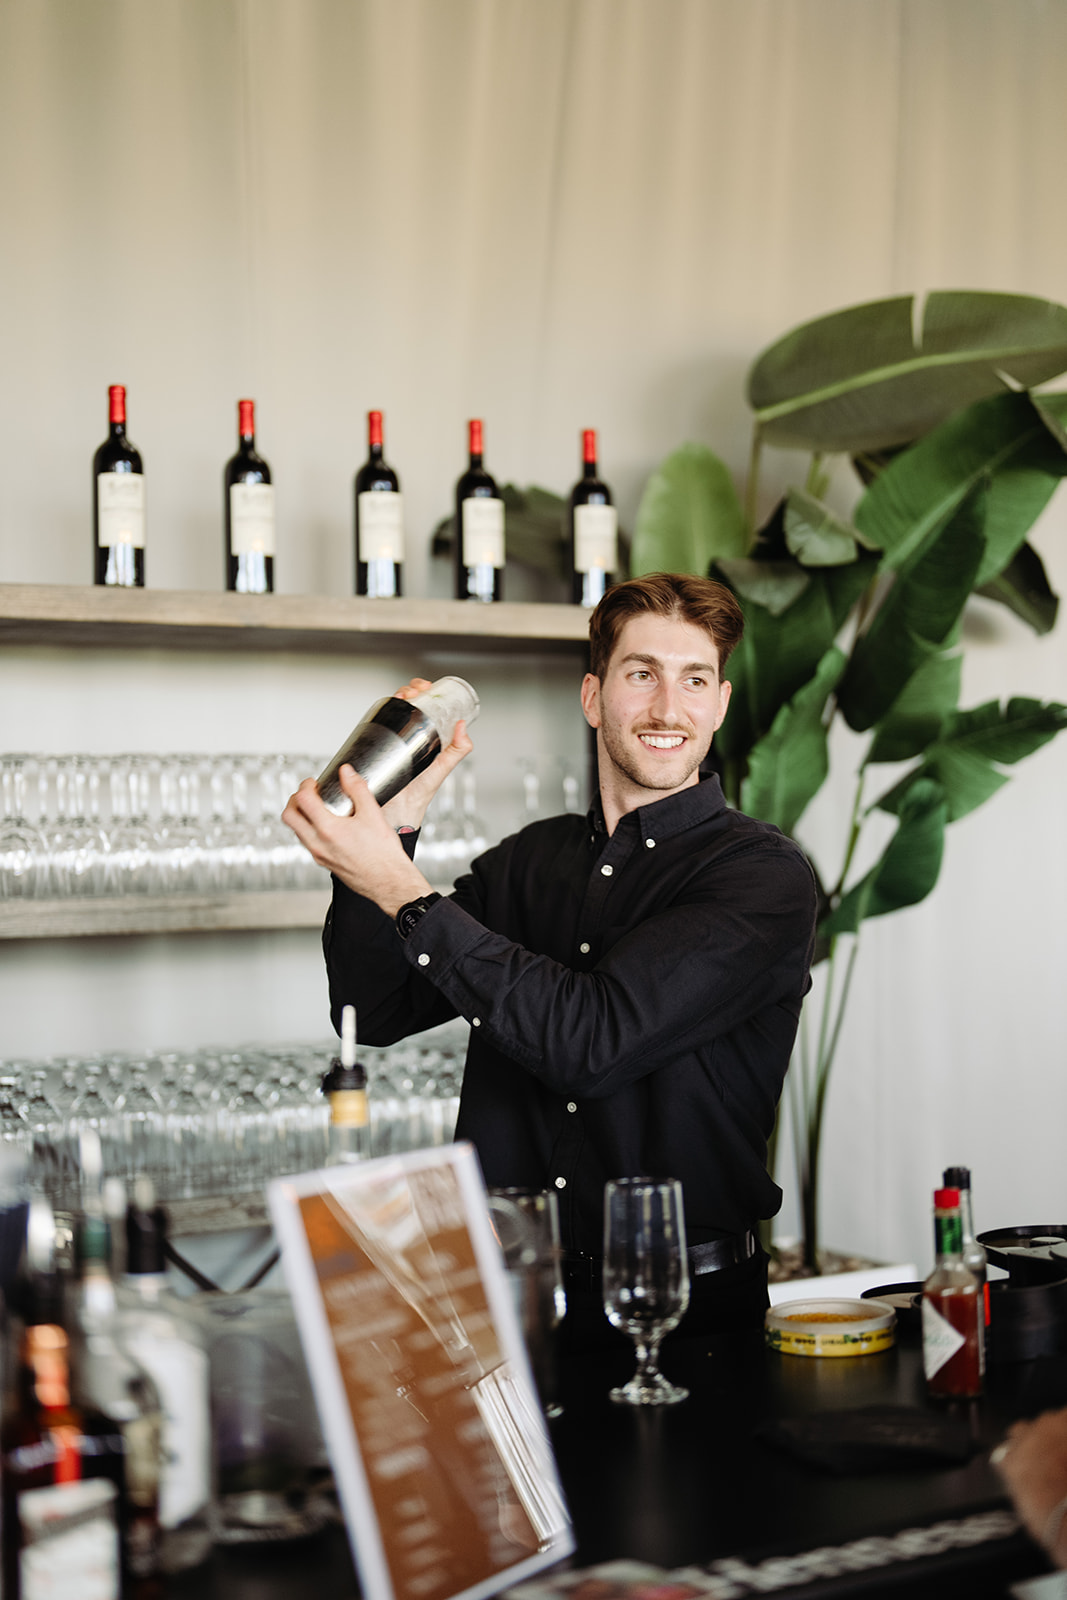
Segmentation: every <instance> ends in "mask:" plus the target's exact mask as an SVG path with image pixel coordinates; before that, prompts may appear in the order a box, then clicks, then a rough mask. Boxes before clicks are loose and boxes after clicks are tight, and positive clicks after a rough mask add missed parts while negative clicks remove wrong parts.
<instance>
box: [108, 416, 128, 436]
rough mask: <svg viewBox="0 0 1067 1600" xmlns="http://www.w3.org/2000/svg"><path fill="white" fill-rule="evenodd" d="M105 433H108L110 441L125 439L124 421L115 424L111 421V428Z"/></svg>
mask: <svg viewBox="0 0 1067 1600" xmlns="http://www.w3.org/2000/svg"><path fill="white" fill-rule="evenodd" d="M107 431H108V437H109V438H111V439H125V437H126V422H125V419H123V420H122V421H121V422H115V421H114V420H112V423H111V426H110V427H109V428H108V430H107Z"/></svg>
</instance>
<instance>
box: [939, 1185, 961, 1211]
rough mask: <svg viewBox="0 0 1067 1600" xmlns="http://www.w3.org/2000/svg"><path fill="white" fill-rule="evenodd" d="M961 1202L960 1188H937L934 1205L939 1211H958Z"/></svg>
mask: <svg viewBox="0 0 1067 1600" xmlns="http://www.w3.org/2000/svg"><path fill="white" fill-rule="evenodd" d="M959 1204H960V1191H959V1190H958V1189H935V1190H934V1205H935V1206H936V1207H937V1209H938V1211H958V1210H959Z"/></svg>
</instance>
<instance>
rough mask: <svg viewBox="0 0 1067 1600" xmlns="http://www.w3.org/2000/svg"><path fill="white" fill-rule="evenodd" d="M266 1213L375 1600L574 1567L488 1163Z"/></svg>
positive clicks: (474, 1590) (388, 1165)
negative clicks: (490, 1198) (493, 1211)
mask: <svg viewBox="0 0 1067 1600" xmlns="http://www.w3.org/2000/svg"><path fill="white" fill-rule="evenodd" d="M268 1196H269V1200H270V1207H271V1213H272V1216H273V1218H274V1225H275V1228H276V1231H277V1234H278V1238H279V1241H280V1243H281V1248H282V1265H283V1268H284V1271H285V1275H286V1279H287V1282H288V1284H289V1289H290V1292H291V1293H292V1297H293V1304H294V1306H295V1309H296V1315H297V1321H298V1324H299V1327H300V1335H301V1339H302V1342H303V1346H304V1353H305V1356H306V1358H307V1364H308V1371H309V1372H310V1375H311V1382H312V1387H313V1389H314V1392H315V1398H316V1402H317V1405H318V1410H319V1416H320V1419H321V1421H322V1427H323V1434H324V1436H325V1439H326V1446H327V1449H328V1450H329V1452H330V1459H331V1461H332V1463H333V1469H334V1475H335V1477H336V1480H337V1486H338V1491H339V1494H340V1497H341V1504H342V1508H343V1510H344V1515H345V1521H346V1524H347V1527H348V1534H349V1539H350V1541H351V1544H352V1551H353V1555H354V1557H355V1561H356V1565H357V1567H358V1569H359V1575H360V1580H361V1584H362V1588H363V1594H364V1597H365V1600H453V1597H460V1596H463V1597H469V1600H479V1597H481V1596H485V1595H490V1594H495V1593H497V1592H498V1591H499V1590H500V1589H503V1588H506V1587H507V1586H508V1585H510V1584H514V1583H517V1582H520V1581H522V1580H523V1579H524V1578H525V1577H527V1576H529V1575H532V1574H533V1573H535V1572H538V1571H540V1570H541V1569H542V1568H544V1567H546V1566H550V1565H552V1564H553V1563H554V1562H557V1561H560V1560H561V1559H562V1558H563V1557H564V1556H566V1555H569V1554H570V1552H571V1551H572V1550H573V1548H574V1541H573V1538H572V1535H571V1527H570V1519H569V1517H568V1514H567V1509H566V1506H565V1504H564V1501H563V1496H562V1492H561V1490H560V1486H559V1479H558V1476H557V1472H556V1465H555V1461H554V1460H553V1457H552V1451H551V1447H550V1445H549V1440H548V1434H547V1431H546V1427H545V1423H544V1419H543V1416H542V1413H541V1408H540V1405H539V1404H538V1399H537V1392H536V1389H535V1388H534V1383H533V1379H532V1377H531V1374H530V1368H529V1363H528V1361H527V1358H526V1352H525V1349H524V1347H523V1342H522V1335H521V1333H520V1330H519V1325H518V1321H517V1318H516V1313H515V1307H514V1299H513V1296H512V1294H511V1290H510V1287H509V1283H508V1279H507V1275H506V1273H505V1269H504V1263H503V1258H502V1256H501V1253H500V1250H499V1247H498V1246H497V1244H496V1241H495V1239H494V1237H493V1233H492V1230H491V1227H490V1223H489V1213H488V1208H487V1204H486V1194H485V1189H484V1186H483V1184H482V1178H481V1172H480V1170H479V1167H478V1163H477V1158H476V1157H475V1154H474V1151H473V1149H472V1147H471V1146H470V1145H464V1144H457V1145H447V1146H444V1147H442V1148H440V1149H434V1150H420V1151H414V1152H412V1153H410V1154H407V1155H398V1156H387V1157H383V1158H382V1159H380V1160H377V1161H364V1162H360V1163H358V1164H357V1165H354V1166H348V1167H332V1168H329V1169H328V1170H326V1171H323V1172H312V1173H303V1174H301V1175H300V1176H298V1177H293V1178H280V1179H277V1180H276V1181H275V1182H273V1183H272V1184H271V1185H270V1186H269V1189H268Z"/></svg>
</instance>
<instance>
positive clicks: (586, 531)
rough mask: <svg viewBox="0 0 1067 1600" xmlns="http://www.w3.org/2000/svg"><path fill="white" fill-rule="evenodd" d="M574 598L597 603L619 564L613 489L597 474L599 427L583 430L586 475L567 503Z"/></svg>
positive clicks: (582, 602)
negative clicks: (612, 498) (597, 435)
mask: <svg viewBox="0 0 1067 1600" xmlns="http://www.w3.org/2000/svg"><path fill="white" fill-rule="evenodd" d="M567 538H568V542H569V546H570V564H571V574H572V577H571V599H572V600H573V601H574V604H575V605H576V606H595V605H596V604H597V602H598V601H600V600H602V599H603V598H604V595H605V593H606V592H607V590H608V589H609V588H610V587H611V585H612V584H613V583H614V582H615V574H616V572H617V571H618V566H619V546H618V519H617V515H616V511H615V507H614V505H613V504H612V500H611V490H610V489H609V488H608V486H607V484H606V483H603V482H602V481H601V479H600V478H599V477H598V475H597V464H596V429H595V428H585V429H583V431H582V476H581V477H580V478H579V479H578V482H577V483H576V484H575V485H574V488H573V489H572V490H571V495H570V500H569V501H568V504H567Z"/></svg>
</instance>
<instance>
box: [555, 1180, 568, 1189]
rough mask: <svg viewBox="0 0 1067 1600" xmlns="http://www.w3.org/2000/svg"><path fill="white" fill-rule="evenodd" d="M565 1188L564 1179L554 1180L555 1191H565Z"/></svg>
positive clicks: (565, 1181) (565, 1182)
mask: <svg viewBox="0 0 1067 1600" xmlns="http://www.w3.org/2000/svg"><path fill="white" fill-rule="evenodd" d="M566 1187H567V1180H566V1178H557V1179H556V1188H557V1189H565V1188H566Z"/></svg>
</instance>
